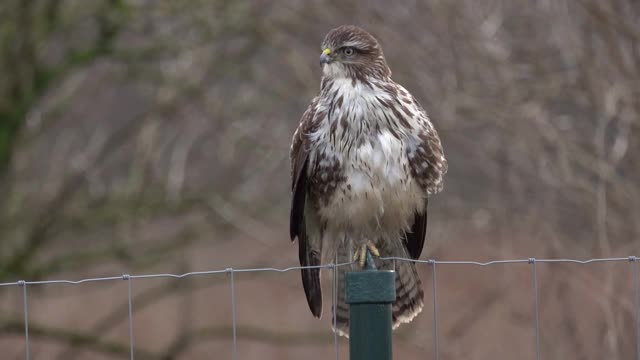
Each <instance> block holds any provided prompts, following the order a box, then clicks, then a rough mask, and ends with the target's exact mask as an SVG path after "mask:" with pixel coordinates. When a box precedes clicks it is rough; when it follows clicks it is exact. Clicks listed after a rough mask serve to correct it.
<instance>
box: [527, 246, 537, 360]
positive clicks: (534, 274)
mask: <svg viewBox="0 0 640 360" xmlns="http://www.w3.org/2000/svg"><path fill="white" fill-rule="evenodd" d="M536 263H537V262H536V259H535V258H530V259H529V264H531V266H532V271H531V272H532V280H533V313H534V314H533V315H534V332H535V334H534V341H535V348H536V360H540V308H539V306H538V269H537V266H536Z"/></svg>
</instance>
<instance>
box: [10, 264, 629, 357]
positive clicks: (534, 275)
mask: <svg viewBox="0 0 640 360" xmlns="http://www.w3.org/2000/svg"><path fill="white" fill-rule="evenodd" d="M380 260H383V261H394V262H395V261H411V262H415V263H421V264H428V265H431V270H432V271H431V273H432V284H433V287H432V295H433V299H432V301H433V309H432V310H433V334H434V336H433V350H434V353H433V359H435V360H439V357H440V353H439V348H438V343H439V341H438V285H437V284H438V282H437V271H436V269H437V267H438V266H446V265H469V266H492V265H501V264H528V265H531V286H532V296H533V315H534V316H533V318H534V321H533V324H532V327H533V329H534V339H533V340H532V343H533V345H532V351H534V352H535V358H536V360H540V359H541V354H540V309H539V304H538V298H539V294H538V292H539V290H538V270H537V264H539V263H566V264H579V265H587V264H593V263H604V262H629V264H630V266H631V271H632V274H633V275H632V277H631V278H632V282H633V284H632V287H633V291H634V295H633V301H634V309H635V340H636V360H640V264H639V263H640V258H638V257H636V256H628V257H613V258H599V259H589V260H576V259H536V258H528V259H513V260H494V261H488V262H479V261H442V260H413V259H407V258H400V257H384V258H380ZM350 265H353V263H338V264H326V265H318V266H292V267H287V268H282V269H277V268H270V267H267V268H247V269H234V268H226V269H221V270H209V271H194V272H188V273H184V274H169V273H165V274H144V275H130V274H123V275H120V276H108V277H97V278H87V279H81V280H41V281H26V280H19V281H15V282H5V283H0V288H1V287H9V286H18V287H21V288H22V300H23V313H24V338H25V358H26V359H27V360H30V358H31V357H30V352H29V348H30V341H29V309H28V303H27V288H28V287H29V286H35V285H50V284H70V285H80V284H85V283H93V282H103V281H126V282H127V300H128V305H129V316H128V320H129V349H130V359H131V360H134V358H135V351H134V337H133V334H134V332H133V326H134V321H133V301H132V293H133V291H132V288H133V280H144V279H157V278H169V279H182V278H186V277H192V276H203V275H214V274H225V273H226V274H229V283H230V293H231V294H230V297H231V299H230V300H231V321H232V332H233V334H232V336H233V360H238V337H237V323H236V295H235V281H234V274H235V273H253V272H277V273H284V272H289V271H296V270H301V269H330V270H331V271H332V296H331V298H332V305H335V303H336V300H337V275H336V274H337V272H336V269H337V268H340V267H345V266H350ZM334 321H335V314H334ZM334 347H335V357H336V360H338V359H339V351H338V350H339V348H338V336H337V333H335V332H334Z"/></svg>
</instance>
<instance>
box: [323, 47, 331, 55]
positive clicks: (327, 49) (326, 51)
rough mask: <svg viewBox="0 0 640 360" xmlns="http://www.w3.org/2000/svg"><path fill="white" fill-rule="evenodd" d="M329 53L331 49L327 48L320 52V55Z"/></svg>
mask: <svg viewBox="0 0 640 360" xmlns="http://www.w3.org/2000/svg"><path fill="white" fill-rule="evenodd" d="M329 53H331V49H329V48H326V49H324V50H322V55H329Z"/></svg>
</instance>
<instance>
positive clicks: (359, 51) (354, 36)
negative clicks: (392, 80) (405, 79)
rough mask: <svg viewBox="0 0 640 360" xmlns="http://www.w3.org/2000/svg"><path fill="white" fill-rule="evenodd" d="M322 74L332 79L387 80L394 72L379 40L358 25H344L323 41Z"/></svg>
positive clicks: (330, 33) (332, 31)
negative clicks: (372, 78) (385, 57)
mask: <svg viewBox="0 0 640 360" xmlns="http://www.w3.org/2000/svg"><path fill="white" fill-rule="evenodd" d="M320 66H322V73H323V75H324V76H325V77H328V78H341V77H342V78H355V79H359V80H363V79H366V78H367V77H376V78H385V77H389V76H391V70H389V67H388V66H387V62H386V60H385V59H384V54H383V53H382V48H381V47H380V44H378V40H376V38H374V37H373V36H372V35H371V34H369V33H368V32H366V31H364V30H363V29H361V28H359V27H357V26H354V25H342V26H340V27H337V28H335V29H332V30H331V31H329V33H328V34H327V35H326V36H325V38H324V40H323V41H322V53H321V54H320Z"/></svg>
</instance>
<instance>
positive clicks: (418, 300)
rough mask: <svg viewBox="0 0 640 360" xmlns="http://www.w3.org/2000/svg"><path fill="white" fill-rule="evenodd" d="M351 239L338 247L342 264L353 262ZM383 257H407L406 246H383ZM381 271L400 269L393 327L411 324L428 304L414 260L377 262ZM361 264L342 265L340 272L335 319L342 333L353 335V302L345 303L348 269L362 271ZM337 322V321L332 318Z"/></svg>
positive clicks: (393, 313)
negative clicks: (350, 318) (350, 310)
mask: <svg viewBox="0 0 640 360" xmlns="http://www.w3.org/2000/svg"><path fill="white" fill-rule="evenodd" d="M346 243H347V242H346V241H345V242H343V244H342V245H340V247H339V248H338V256H337V260H338V263H339V264H340V263H347V262H350V261H351V260H352V259H351V254H350V252H349V251H348V246H349V245H347V244H346ZM379 250H380V257H402V258H407V254H406V251H405V250H404V248H395V247H394V248H393V249H390V248H379ZM376 266H377V268H378V269H379V270H395V272H396V301H395V302H394V303H393V306H392V321H393V328H394V329H395V328H397V327H398V326H400V324H402V323H408V322H411V320H413V318H414V317H416V315H418V314H419V313H420V311H422V307H423V306H424V302H423V299H424V292H423V290H422V282H421V281H420V278H419V277H418V272H417V270H416V266H415V264H414V263H413V262H410V261H399V260H397V261H381V260H378V261H376ZM358 270H360V269H359V265H352V266H351V267H347V266H342V267H339V268H338V272H337V280H338V283H337V286H336V289H337V294H336V298H337V301H336V302H335V306H334V311H335V322H334V324H333V329H334V331H336V332H337V333H338V334H339V335H341V336H345V337H348V336H349V305H347V304H346V302H345V285H344V284H345V281H344V278H345V273H346V272H347V271H358ZM332 321H333V320H332Z"/></svg>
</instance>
